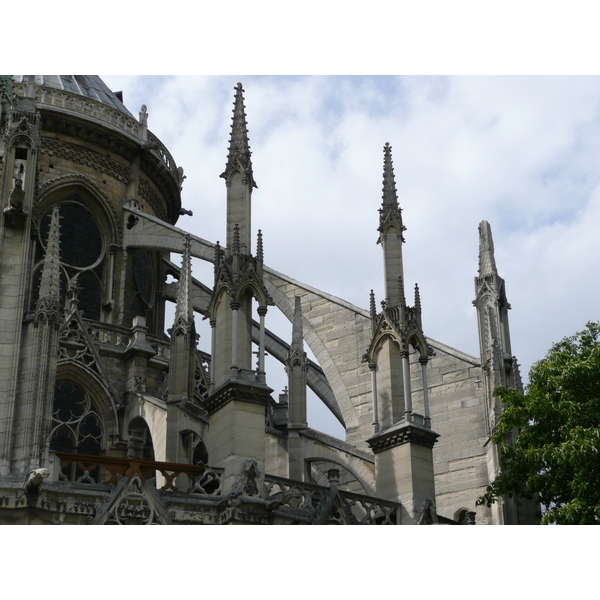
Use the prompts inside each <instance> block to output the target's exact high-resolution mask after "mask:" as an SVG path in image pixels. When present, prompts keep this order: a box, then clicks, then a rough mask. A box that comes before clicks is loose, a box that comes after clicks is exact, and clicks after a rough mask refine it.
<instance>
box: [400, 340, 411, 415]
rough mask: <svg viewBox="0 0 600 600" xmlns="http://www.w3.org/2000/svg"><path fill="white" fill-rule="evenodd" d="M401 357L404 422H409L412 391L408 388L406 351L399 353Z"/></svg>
mask: <svg viewBox="0 0 600 600" xmlns="http://www.w3.org/2000/svg"><path fill="white" fill-rule="evenodd" d="M400 356H401V357H402V379H403V383H404V416H405V418H406V421H407V422H408V421H410V420H411V415H412V391H411V388H410V362H409V354H408V350H402V351H401V352H400Z"/></svg>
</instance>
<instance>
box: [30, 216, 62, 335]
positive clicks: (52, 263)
mask: <svg viewBox="0 0 600 600" xmlns="http://www.w3.org/2000/svg"><path fill="white" fill-rule="evenodd" d="M59 219H60V216H59V210H58V205H57V204H55V205H54V206H53V207H52V216H51V219H50V229H49V231H48V241H47V243H46V256H45V258H44V264H43V266H42V276H41V280H40V294H39V298H38V301H37V305H36V311H35V322H36V323H37V322H39V321H40V320H49V319H51V318H54V319H55V320H56V322H58V316H59V312H60V224H59Z"/></svg>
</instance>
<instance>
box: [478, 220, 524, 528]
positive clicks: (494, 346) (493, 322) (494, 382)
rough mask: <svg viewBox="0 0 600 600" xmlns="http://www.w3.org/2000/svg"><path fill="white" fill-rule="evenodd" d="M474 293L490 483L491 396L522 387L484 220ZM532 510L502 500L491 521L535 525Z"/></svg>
mask: <svg viewBox="0 0 600 600" xmlns="http://www.w3.org/2000/svg"><path fill="white" fill-rule="evenodd" d="M475 294H476V296H475V300H473V305H474V306H475V308H476V309H477V324H478V327H479V348H480V353H481V371H482V380H483V393H484V410H485V416H486V427H487V434H488V442H487V444H486V450H487V468H488V477H489V480H490V481H493V480H494V479H495V477H496V476H497V475H498V473H499V471H500V462H499V458H498V451H497V448H496V446H494V445H493V444H492V443H491V436H492V435H493V434H494V433H495V429H496V420H497V418H498V415H499V414H500V412H501V411H502V405H501V402H500V400H499V399H498V398H496V397H495V396H494V393H495V391H496V390H497V389H498V388H499V387H504V388H510V389H516V390H517V391H519V392H521V393H522V392H523V386H522V383H521V376H520V374H519V365H518V363H517V359H516V358H515V357H514V356H513V355H512V351H511V345H510V331H509V326H508V311H509V309H510V304H509V303H508V300H507V298H506V286H505V282H504V279H502V277H500V276H499V275H498V269H497V267H496V259H495V257H494V241H493V239H492V229H491V227H490V224H489V223H488V222H487V221H482V222H481V223H480V224H479V275H478V276H477V277H475ZM535 511H536V507H535V505H534V504H533V503H532V502H530V501H525V500H522V499H516V498H508V497H505V498H502V499H501V501H500V502H498V503H496V504H495V505H494V506H493V507H492V513H493V516H492V519H493V522H494V523H497V524H507V525H508V524H525V523H534V522H536V520H535V517H534V514H535Z"/></svg>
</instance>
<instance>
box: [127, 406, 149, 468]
mask: <svg viewBox="0 0 600 600" xmlns="http://www.w3.org/2000/svg"><path fill="white" fill-rule="evenodd" d="M126 431H127V433H128V435H129V441H128V443H127V456H128V458H142V459H145V460H154V459H155V455H154V444H153V442H152V432H151V431H150V427H148V423H146V419H144V417H142V416H140V415H136V416H135V417H133V418H132V419H131V420H130V421H129V423H128V424H127V427H126Z"/></svg>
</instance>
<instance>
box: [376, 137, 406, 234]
mask: <svg viewBox="0 0 600 600" xmlns="http://www.w3.org/2000/svg"><path fill="white" fill-rule="evenodd" d="M389 226H393V227H394V228H395V229H396V231H397V232H398V234H399V235H400V236H401V239H402V241H404V236H403V235H402V232H404V231H406V227H404V225H403V224H402V209H401V208H400V206H399V205H398V194H397V193H396V179H395V178H394V164H393V162H392V147H391V146H390V145H389V144H388V143H387V142H386V144H385V146H384V147H383V202H382V203H381V208H380V209H379V228H378V231H379V232H380V233H381V235H382V236H385V235H386V231H387V229H388V227H389ZM381 240H382V237H380V238H379V242H381Z"/></svg>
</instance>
